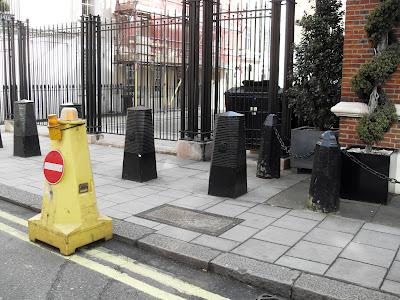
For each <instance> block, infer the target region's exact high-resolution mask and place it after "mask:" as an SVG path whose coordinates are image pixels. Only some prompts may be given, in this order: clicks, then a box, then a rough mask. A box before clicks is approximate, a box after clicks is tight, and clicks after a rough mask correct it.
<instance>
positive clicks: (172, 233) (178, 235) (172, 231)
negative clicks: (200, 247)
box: [156, 225, 200, 242]
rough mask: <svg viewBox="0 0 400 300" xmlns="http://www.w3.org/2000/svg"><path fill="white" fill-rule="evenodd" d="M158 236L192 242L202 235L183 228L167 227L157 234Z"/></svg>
mask: <svg viewBox="0 0 400 300" xmlns="http://www.w3.org/2000/svg"><path fill="white" fill-rule="evenodd" d="M156 233H157V234H161V235H165V236H169V237H172V238H175V239H178V240H182V241H186V242H190V241H191V240H193V239H195V238H197V237H198V236H200V233H198V232H194V231H190V230H186V229H182V228H177V227H174V226H169V225H167V226H165V227H163V228H162V229H160V230H158V231H157V232H156Z"/></svg>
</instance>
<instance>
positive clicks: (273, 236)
mask: <svg viewBox="0 0 400 300" xmlns="http://www.w3.org/2000/svg"><path fill="white" fill-rule="evenodd" d="M303 236H304V233H303V232H299V231H294V230H290V229H285V228H280V227H275V226H268V227H267V228H265V229H263V230H262V231H260V232H259V233H257V234H256V235H255V236H254V238H255V239H259V240H263V241H267V242H271V243H276V244H281V245H285V246H293V245H294V244H296V243H297V242H298V241H299V240H300V239H301V238H302V237H303Z"/></svg>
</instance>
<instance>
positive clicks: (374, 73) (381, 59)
mask: <svg viewBox="0 0 400 300" xmlns="http://www.w3.org/2000/svg"><path fill="white" fill-rule="evenodd" d="M399 64H400V44H398V43H396V44H393V45H390V46H389V47H388V48H386V49H385V50H384V51H382V53H381V54H380V55H378V56H376V57H375V58H374V59H372V60H371V61H369V62H367V63H365V64H364V65H362V66H361V68H360V70H359V71H358V73H357V74H356V75H355V76H354V77H353V79H352V86H353V91H354V92H355V93H356V94H357V96H358V97H359V98H360V99H363V100H364V101H365V102H366V103H368V100H369V96H370V95H371V93H372V90H373V89H374V87H375V86H380V85H382V84H383V83H384V82H385V81H386V80H387V79H389V78H390V75H392V74H393V73H394V72H396V70H397V66H398V65H399Z"/></svg>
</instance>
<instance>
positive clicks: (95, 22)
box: [0, 0, 280, 141]
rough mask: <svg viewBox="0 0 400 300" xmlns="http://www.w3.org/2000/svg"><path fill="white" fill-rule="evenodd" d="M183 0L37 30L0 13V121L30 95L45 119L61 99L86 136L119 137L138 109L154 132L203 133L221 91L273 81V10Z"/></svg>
mask: <svg viewBox="0 0 400 300" xmlns="http://www.w3.org/2000/svg"><path fill="white" fill-rule="evenodd" d="M183 3H184V5H183V6H182V8H183V10H182V11H179V12H175V13H170V14H169V15H168V16H165V15H158V14H154V13H148V12H140V11H136V10H135V11H128V12H126V11H115V13H114V16H113V18H112V19H110V20H101V19H100V18H99V17H98V16H83V17H82V18H81V20H80V21H79V22H77V23H71V24H67V25H61V26H55V25H54V26H43V27H39V28H31V27H29V23H28V22H19V21H15V20H14V19H12V18H10V19H6V18H3V20H2V22H1V26H2V28H1V31H0V34H1V35H2V38H3V40H2V41H1V43H0V48H2V51H3V55H2V58H0V61H1V63H2V65H3V75H2V76H1V77H2V87H3V91H2V95H1V97H2V103H3V113H2V117H3V118H6V119H10V118H12V117H13V111H12V109H13V108H12V103H13V102H14V101H17V100H19V99H23V98H29V99H31V100H34V101H35V107H36V114H37V119H38V122H39V123H40V124H46V122H47V115H48V114H57V113H58V112H59V111H58V110H59V106H60V104H62V103H65V102H75V103H80V104H82V108H83V115H84V117H85V118H86V120H87V125H88V131H89V132H91V133H99V132H103V133H112V134H125V123H126V111H127V108H128V107H130V106H133V105H143V106H147V107H149V108H151V109H152V111H153V120H154V128H155V138H158V139H165V140H177V139H179V138H183V139H191V140H203V141H205V140H208V139H211V138H212V132H213V127H214V116H215V115H216V114H218V113H220V112H222V111H224V110H225V107H226V106H225V92H227V91H229V90H231V89H232V88H238V87H240V86H242V82H244V81H259V82H265V81H266V80H277V79H276V77H277V76H276V75H274V73H273V72H275V71H276V68H275V67H274V66H273V65H270V61H271V59H270V56H271V53H273V51H272V50H273V49H274V48H273V47H271V45H273V43H275V44H276V40H274V41H273V43H271V38H272V37H271V32H272V31H271V30H273V26H272V25H273V24H272V23H271V11H272V8H273V6H272V2H271V0H261V1H255V2H254V3H252V4H247V5H246V6H245V7H240V6H237V7H231V6H230V5H228V6H224V5H220V4H219V1H217V2H213V1H211V0H201V1H199V0H196V1H192V0H191V1H183ZM274 3H275V1H274ZM279 5H280V4H279ZM278 44H279V40H278ZM278 57H279V56H278ZM270 70H271V72H272V73H271V72H270ZM270 74H272V75H274V76H270ZM1 77H0V78H1ZM248 92H249V95H251V93H253V94H254V91H251V90H250V91H248ZM268 93H269V97H271V95H272V94H271V91H270V90H268ZM272 93H276V94H277V91H272ZM235 97H238V95H236V96H235ZM266 105H267V104H266ZM252 109H253V111H251V109H250V108H249V111H248V113H250V114H254V113H257V112H255V111H254V107H253V108H252ZM274 109H275V108H274ZM262 110H266V109H264V108H262ZM277 110H279V108H277Z"/></svg>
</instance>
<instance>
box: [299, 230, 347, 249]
mask: <svg viewBox="0 0 400 300" xmlns="http://www.w3.org/2000/svg"><path fill="white" fill-rule="evenodd" d="M353 237H354V235H353V234H350V233H345V232H340V231H332V230H327V229H323V228H314V229H313V230H312V231H310V232H309V233H308V234H307V235H306V236H305V237H304V240H305V241H309V242H314V243H318V244H324V245H329V246H334V247H340V248H343V247H345V246H346V245H347V244H348V243H350V241H351V240H352V239H353Z"/></svg>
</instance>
